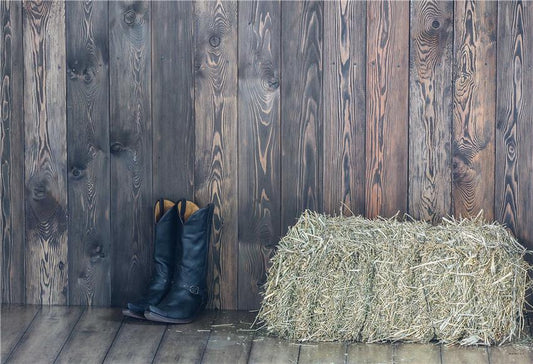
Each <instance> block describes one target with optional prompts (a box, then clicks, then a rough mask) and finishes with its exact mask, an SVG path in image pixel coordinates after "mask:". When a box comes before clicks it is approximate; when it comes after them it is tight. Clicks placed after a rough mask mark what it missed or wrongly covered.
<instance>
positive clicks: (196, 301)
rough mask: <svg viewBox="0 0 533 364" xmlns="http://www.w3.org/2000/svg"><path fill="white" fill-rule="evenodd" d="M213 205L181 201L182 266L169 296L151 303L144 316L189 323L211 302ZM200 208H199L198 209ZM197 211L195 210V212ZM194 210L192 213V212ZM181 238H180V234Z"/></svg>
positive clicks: (177, 269)
mask: <svg viewBox="0 0 533 364" xmlns="http://www.w3.org/2000/svg"><path fill="white" fill-rule="evenodd" d="M213 208H214V206H213V205H212V204H209V205H207V207H204V208H202V209H198V207H197V206H196V205H195V204H193V203H192V202H190V201H185V200H182V201H180V203H178V209H179V210H180V217H181V218H182V221H183V230H182V234H181V243H180V241H179V240H178V242H177V243H178V247H181V249H180V248H178V251H179V252H180V253H181V255H178V262H179V264H178V266H177V267H176V273H175V279H174V283H173V284H172V288H171V289H170V291H169V293H168V294H167V296H166V297H165V298H164V299H163V300H162V301H161V302H160V303H159V304H152V305H150V306H148V309H147V310H146V312H145V313H144V316H145V317H146V318H147V319H149V320H152V321H159V322H168V323H188V322H191V321H193V320H194V318H195V317H197V316H198V314H200V313H201V312H202V310H203V309H204V308H205V305H206V303H207V282H206V279H207V252H208V249H209V238H210V236H211V220H212V216H213ZM196 209H198V210H197V211H194V210H196ZM193 211H194V212H193ZM191 212H192V213H191ZM178 239H179V237H178Z"/></svg>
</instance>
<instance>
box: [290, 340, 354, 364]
mask: <svg viewBox="0 0 533 364" xmlns="http://www.w3.org/2000/svg"><path fill="white" fill-rule="evenodd" d="M347 345H348V344H343V343H320V345H317V344H315V345H312V344H311V345H310V344H302V345H301V347H300V355H299V357H298V363H302V364H306V363H308V364H310V363H315V364H321V363H343V362H344V361H345V359H346V358H345V357H346V356H347V355H345V353H346V349H347Z"/></svg>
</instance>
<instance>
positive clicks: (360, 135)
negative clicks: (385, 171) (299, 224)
mask: <svg viewBox="0 0 533 364" xmlns="http://www.w3.org/2000/svg"><path fill="white" fill-rule="evenodd" d="M365 48H366V4H365V2H363V1H326V2H324V138H325V140H324V173H323V189H324V210H325V211H326V212H328V213H334V212H338V211H339V210H342V211H344V212H346V213H348V214H349V213H350V211H351V212H353V213H354V214H364V211H365V122H366V114H365V106H366V105H365V82H366V81H365V77H366V76H365V71H366V68H365V60H366V53H365ZM345 207H347V208H348V209H349V210H350V211H347V209H345Z"/></svg>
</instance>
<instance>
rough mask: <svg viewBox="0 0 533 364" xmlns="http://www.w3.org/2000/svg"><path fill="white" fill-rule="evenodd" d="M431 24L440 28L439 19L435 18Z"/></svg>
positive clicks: (434, 27) (435, 27)
mask: <svg viewBox="0 0 533 364" xmlns="http://www.w3.org/2000/svg"><path fill="white" fill-rule="evenodd" d="M431 26H432V27H433V29H439V27H440V22H439V21H438V20H433V23H431Z"/></svg>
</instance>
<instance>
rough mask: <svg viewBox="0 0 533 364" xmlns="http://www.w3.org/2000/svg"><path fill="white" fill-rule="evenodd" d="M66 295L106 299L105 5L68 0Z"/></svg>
mask: <svg viewBox="0 0 533 364" xmlns="http://www.w3.org/2000/svg"><path fill="white" fill-rule="evenodd" d="M65 5H66V22H67V24H66V39H67V53H66V57H67V131H68V135H67V143H68V144H67V147H68V198H69V200H68V209H69V249H68V254H69V255H68V261H69V298H70V301H69V303H70V304H74V305H80V304H82V305H93V304H94V305H109V304H110V303H111V276H110V262H111V239H110V238H111V235H110V223H109V203H110V202H109V201H110V196H109V193H110V190H109V189H110V186H109V78H108V76H109V74H108V64H109V59H108V58H109V54H108V53H109V52H108V40H109V39H108V7H107V4H106V3H104V2H98V1H95V2H93V1H90V2H67V3H66V4H65Z"/></svg>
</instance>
